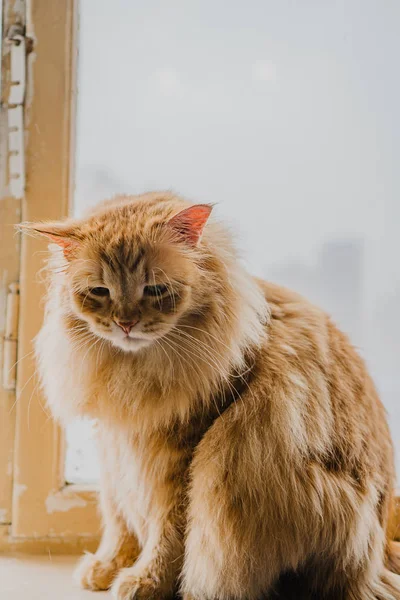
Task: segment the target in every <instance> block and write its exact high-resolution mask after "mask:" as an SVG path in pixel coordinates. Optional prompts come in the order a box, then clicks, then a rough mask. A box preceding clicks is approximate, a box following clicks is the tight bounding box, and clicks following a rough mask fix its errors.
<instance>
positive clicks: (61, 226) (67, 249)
mask: <svg viewBox="0 0 400 600" xmlns="http://www.w3.org/2000/svg"><path fill="white" fill-rule="evenodd" d="M16 228H17V230H18V231H20V232H21V233H26V234H28V235H37V234H38V235H42V236H44V237H47V238H48V239H49V240H50V241H51V242H53V243H54V244H57V245H58V246H60V248H62V250H63V252H64V256H65V258H70V257H71V255H72V254H73V252H74V251H75V250H76V249H77V248H78V246H79V238H78V237H77V235H76V227H74V226H71V225H68V224H66V223H51V222H49V223H46V222H43V223H20V224H19V225H17V226H16Z"/></svg>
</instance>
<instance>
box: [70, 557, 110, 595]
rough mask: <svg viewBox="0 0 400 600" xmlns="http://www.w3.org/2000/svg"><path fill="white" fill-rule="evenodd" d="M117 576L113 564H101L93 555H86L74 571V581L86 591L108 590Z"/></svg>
mask: <svg viewBox="0 0 400 600" xmlns="http://www.w3.org/2000/svg"><path fill="white" fill-rule="evenodd" d="M116 574H117V568H116V566H115V563H113V562H103V561H101V560H99V559H98V558H96V555H95V554H86V555H85V556H84V557H83V558H82V560H81V561H80V563H79V564H78V566H77V568H76V569H75V573H74V579H75V581H77V583H79V585H80V586H81V587H83V588H85V589H87V590H93V591H99V590H108V589H109V588H110V587H111V584H112V582H113V580H114V578H115V576H116Z"/></svg>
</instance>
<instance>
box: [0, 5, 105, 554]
mask: <svg viewBox="0 0 400 600" xmlns="http://www.w3.org/2000/svg"><path fill="white" fill-rule="evenodd" d="M12 4H14V3H13V2H11V1H9V0H5V5H4V24H3V28H4V30H5V31H7V30H8V26H9V25H10V24H11V23H13V22H21V23H23V24H25V15H24V14H23V10H24V8H26V6H27V4H26V3H25V2H24V3H19V7H20V10H21V13H20V14H19V15H16V14H15V13H14V12H13V10H12V8H11V5H12ZM29 9H30V10H29V13H28V14H27V15H26V36H27V38H28V39H29V38H31V40H32V49H31V52H30V53H29V54H28V56H27V59H26V60H27V91H26V100H25V107H24V124H25V172H26V187H25V195H24V198H23V199H22V201H21V200H15V199H12V198H11V199H9V200H8V199H7V198H6V199H5V198H2V200H1V202H2V206H3V205H5V204H7V202H8V204H9V206H8V204H7V215H6V216H7V220H8V225H9V227H8V230H9V231H12V234H9V235H8V236H7V239H4V244H10V239H11V240H12V239H15V240H16V241H15V244H14V246H15V251H14V252H13V253H12V257H11V258H10V261H9V262H10V263H12V266H13V268H12V270H11V279H12V280H16V281H17V280H18V279H19V282H20V301H19V332H18V363H17V365H18V366H17V383H16V392H15V393H13V392H9V393H7V394H6V398H3V397H1V403H0V411H2V414H1V416H2V417H3V416H4V417H5V419H4V421H3V422H2V425H1V426H2V431H3V430H4V432H5V433H7V436H5V438H4V440H1V437H0V440H1V441H0V444H1V446H0V466H1V467H3V464H1V463H2V462H3V463H4V460H5V459H4V456H5V455H6V454H7V452H6V448H5V447H4V448H3V446H5V443H6V444H7V446H8V451H9V452H10V451H11V450H10V448H13V457H12V469H10V467H9V466H8V470H7V469H5V471H3V469H2V473H4V472H6V473H8V475H6V476H4V474H3V475H0V489H1V490H2V495H4V496H6V498H4V499H3V498H2V496H0V499H1V501H2V502H3V503H4V504H5V507H4V508H5V509H6V520H4V523H3V526H2V527H1V535H0V547H1V545H3V546H8V547H13V548H18V549H24V550H34V551H43V550H44V551H45V550H46V549H48V550H51V551H53V552H54V551H60V552H70V551H71V550H74V549H76V550H79V549H81V548H85V549H93V548H94V547H95V546H96V544H97V542H98V536H99V531H100V521H99V515H98V511H97V496H98V493H97V490H96V489H95V487H94V486H89V485H87V486H85V485H69V484H66V483H65V477H64V459H65V441H64V433H63V431H62V430H61V428H60V427H59V425H57V424H56V423H55V422H54V421H53V420H52V419H51V418H50V417H49V414H48V410H47V409H46V406H45V399H44V397H43V394H42V392H41V391H40V389H39V386H38V381H37V377H36V374H35V373H36V365H35V359H34V356H33V353H32V350H33V339H34V338H35V336H36V334H37V333H38V331H39V329H40V327H41V323H42V320H43V296H44V293H45V286H44V283H43V282H42V281H40V277H38V273H39V271H40V269H41V267H42V266H43V251H44V250H45V249H46V243H45V242H44V241H43V240H39V239H34V238H29V237H23V238H22V239H21V240H19V239H18V238H19V236H15V235H14V231H13V229H12V225H14V224H15V222H17V221H18V220H20V217H19V215H21V220H22V221H29V220H41V219H59V218H61V217H64V216H67V215H68V213H69V211H70V207H71V199H72V192H73V166H74V160H73V156H74V150H75V143H74V142H75V139H74V129H75V102H76V63H77V32H78V19H77V17H78V5H77V0H53V1H52V3H51V8H50V5H48V3H45V2H39V1H38V0H36V1H35V0H32V2H30V3H29ZM3 68H4V73H5V78H7V77H8V74H9V61H7V60H4V61H3ZM4 112H5V111H2V117H4V114H3V113H4ZM2 124H3V125H4V123H3V121H2ZM5 137H7V136H5ZM7 154H8V152H7V151H5V152H4V153H3V154H2V163H3V164H2V169H6V167H5V165H4V163H5V162H7V160H6V159H5V157H6V155H7ZM4 203H5V204H4ZM16 214H17V215H18V216H16ZM2 266H3V265H2ZM6 266H7V265H4V268H6ZM18 272H19V277H18ZM0 393H1V394H2V395H4V390H3V388H2V389H1V392H0ZM14 404H15V406H14ZM9 460H10V459H9V458H8V461H9ZM8 464H11V463H10V462H9V463H8ZM4 466H5V465H4ZM4 477H5V479H4V482H3V478H4ZM0 506H1V505H0Z"/></svg>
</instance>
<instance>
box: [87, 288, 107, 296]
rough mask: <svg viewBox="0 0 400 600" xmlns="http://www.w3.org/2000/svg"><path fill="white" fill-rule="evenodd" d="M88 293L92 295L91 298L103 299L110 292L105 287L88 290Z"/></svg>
mask: <svg viewBox="0 0 400 600" xmlns="http://www.w3.org/2000/svg"><path fill="white" fill-rule="evenodd" d="M90 293H91V294H93V296H103V297H105V296H109V295H110V290H109V289H108V288H106V287H95V288H92V289H91V290H90Z"/></svg>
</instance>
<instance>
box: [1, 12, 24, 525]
mask: <svg viewBox="0 0 400 600" xmlns="http://www.w3.org/2000/svg"><path fill="white" fill-rule="evenodd" d="M21 8H22V3H19V4H18V3H16V2H15V1H12V2H11V1H10V0H4V2H3V32H4V34H3V37H4V38H5V34H6V32H7V31H8V29H9V26H10V25H11V24H12V23H15V22H16V21H19V22H20V23H22V24H23V23H24V14H23V12H24V11H23V10H21ZM1 80H2V90H1V92H2V93H1V105H0V365H3V351H4V333H5V319H6V299H7V293H8V290H9V286H10V284H12V283H14V282H17V281H18V279H19V255H20V244H19V239H18V237H16V236H15V232H14V227H13V226H14V224H15V222H17V221H19V219H20V218H21V201H20V200H16V199H15V198H12V197H10V194H9V186H8V168H7V167H8V131H7V129H8V128H7V99H8V94H9V87H10V47H9V46H8V45H7V44H5V43H3V44H2V56H1ZM2 377H3V369H1V372H0V524H1V523H10V522H11V501H12V483H13V451H14V431H15V392H14V391H10V390H6V389H4V387H3V380H2Z"/></svg>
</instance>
